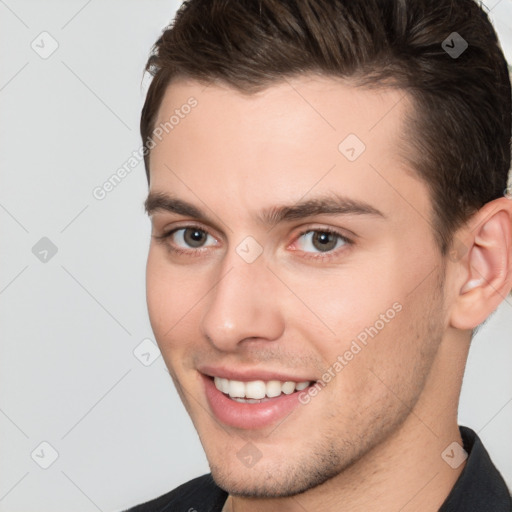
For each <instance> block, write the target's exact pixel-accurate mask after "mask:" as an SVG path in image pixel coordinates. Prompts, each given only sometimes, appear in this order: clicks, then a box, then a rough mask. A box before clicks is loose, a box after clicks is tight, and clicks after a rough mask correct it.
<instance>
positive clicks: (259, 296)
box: [201, 251, 284, 352]
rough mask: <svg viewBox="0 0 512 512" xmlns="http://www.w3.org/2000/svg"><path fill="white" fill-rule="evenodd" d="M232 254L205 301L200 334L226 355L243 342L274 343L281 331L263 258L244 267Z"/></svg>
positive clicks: (273, 288)
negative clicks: (264, 341)
mask: <svg viewBox="0 0 512 512" xmlns="http://www.w3.org/2000/svg"><path fill="white" fill-rule="evenodd" d="M232 252H233V254H230V255H229V257H228V256H226V258H225V261H224V264H223V269H222V277H220V278H219V280H218V281H217V284H216V285H214V287H213V289H212V290H211V292H210V293H209V294H208V296H207V298H206V299H207V300H206V301H205V304H206V310H205V312H204V314H203V316H202V318H201V331H202V333H203V334H204V335H205V336H206V337H207V338H208V339H209V340H210V342H211V343H212V344H213V345H214V346H215V347H216V348H218V349H219V350H222V351H225V352H230V351H234V350H236V349H237V347H238V346H239V344H240V343H242V342H244V341H246V340H260V341H261V340H266V341H275V340H276V339H279V338H280V336H281V335H282V333H283V330H284V317H283V312H282V311H281V309H280V307H279V299H278V296H279V294H278V290H277V283H276V279H275V278H274V276H273V275H272V273H271V272H270V271H269V270H268V269H267V267H266V265H265V261H264V258H263V257H260V258H258V259H257V260H256V261H254V262H252V263H247V262H245V261H243V260H242V259H241V258H240V257H239V256H238V254H236V253H235V252H234V251H232Z"/></svg>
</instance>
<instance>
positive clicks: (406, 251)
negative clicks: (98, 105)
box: [133, 0, 512, 512]
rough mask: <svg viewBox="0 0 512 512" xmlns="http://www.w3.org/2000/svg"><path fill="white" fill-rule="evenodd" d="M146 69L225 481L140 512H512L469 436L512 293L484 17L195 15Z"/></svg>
mask: <svg viewBox="0 0 512 512" xmlns="http://www.w3.org/2000/svg"><path fill="white" fill-rule="evenodd" d="M147 69H148V70H149V71H150V72H151V73H152V74H153V76H154V78H153V81H152V84H151V86H150V88H149V91H148V95H147V99H146V103H145V106H144V109H143V112H142V120H141V132H142V137H143V140H144V143H145V144H146V148H147V151H146V169H147V175H148V181H149V187H150V190H149V196H148V199H147V201H146V210H147V212H148V214H149V215H150V217H151V220H152V241H151V246H150V250H149V257H148V263H147V300H148V308H149V314H150V320H151V324H152V328H153V330H154V334H155V337H156V340H157V342H158V345H159V347H160V350H161V352H162V355H163V357H164V359H165V362H166V365H167V367H168V369H169V373H170V375H171V376H172V379H173V381H174V384H175V386H176V388H177V390H178V392H179V394H180V396H181V399H182V401H183V403H184V405H185V407H186V409H187V411H188V413H189V414H190V416H191V418H192V421H193V422H194V426H195V428H196V429H197V432H198V434H199V437H200V440H201V443H202V445H203V447H204V450H205V452H206V456H207V458H208V461H209V465H210V468H211V475H206V476H203V477H200V478H198V479H196V480H193V481H191V482H188V483H186V484H184V485H183V486H181V487H179V488H178V489H175V490H174V491H172V492H170V493H169V494H167V495H165V496H162V497H160V498H157V499H156V500H154V501H151V502H149V503H146V504H144V505H140V506H138V507H135V508H134V509H133V510H134V511H138V512H141V511H164V510H165V511H189V512H190V511H193V510H196V511H199V512H203V511H224V512H227V511H236V512H250V511H258V512H261V511H276V510H280V511H283V510H286V511H314V510H320V509H321V510H322V511H324V512H329V511H341V510H343V511H351V512H354V511H363V510H364V511H367V510H378V511H379V512H390V511H393V512H396V511H398V510H400V511H403V512H407V511H411V512H412V511H422V512H429V511H437V510H441V511H443V512H447V511H464V512H467V511H491V510H492V511H493V512H502V511H503V512H504V511H510V510H512V502H511V498H510V494H509V491H508V489H507V487H506V485H505V483H504V481H503V479H502V477H501V475H500V474H499V472H498V471H497V469H496V468H495V467H494V466H493V464H492V462H491V460H490V458H489V456H488V454H487V452H486V450H485V448H484V447H483V446H482V443H481V441H480V440H479V438H478V436H477V435H476V434H475V433H474V432H473V431H472V430H470V429H468V428H464V427H461V428H459V427H458V425H457V406H458V399H459V393H460V388H461V383H462V378H463V372H464V366H465V362H466V358H467V354H468V350H469V346H470V341H471V337H472V335H473V332H474V330H475V329H476V328H477V327H478V326H479V324H481V323H482V322H484V321H485V320H486V318H487V317H488V316H489V315H490V314H491V313H492V312H493V311H494V310H495V309H496V308H497V307H498V305H499V304H500V303H501V302H502V301H503V300H504V298H505V297H506V295H507V294H508V293H509V292H510V289H511V287H512V201H511V200H510V199H509V197H508V194H507V192H506V191H505V189H506V187H507V174H508V170H509V168H510V136H511V93H510V79H509V76H508V71H507V64H506V61H505V59H504V57H503V54H502V51H501V49H500V47H499V43H498V41H497V39H496V35H495V32H494V30H493V28H492V26H491V24H490V23H489V21H488V18H487V16H486V14H485V13H484V11H483V10H482V8H481V7H480V6H479V5H477V4H476V3H475V2H474V1H473V0H459V1H457V2H453V1H452V0H435V1H434V0H410V1H406V0H364V1H362V0H361V1H355V0H258V1H256V0H190V1H188V2H185V3H184V4H183V5H182V7H181V8H180V10H179V12H178V14H177V16H176V19H175V21H174V24H173V25H172V26H171V28H169V29H167V30H166V31H165V32H164V33H163V35H162V36H161V37H160V39H159V40H158V41H157V43H156V45H155V49H154V53H153V55H152V56H151V58H150V60H149V62H148V68H147ZM504 191H505V193H504Z"/></svg>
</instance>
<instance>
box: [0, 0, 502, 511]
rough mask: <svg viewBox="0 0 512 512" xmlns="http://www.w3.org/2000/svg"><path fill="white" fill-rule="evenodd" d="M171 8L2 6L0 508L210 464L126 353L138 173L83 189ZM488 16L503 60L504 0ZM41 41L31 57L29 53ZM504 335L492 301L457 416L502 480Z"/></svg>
mask: <svg viewBox="0 0 512 512" xmlns="http://www.w3.org/2000/svg"><path fill="white" fill-rule="evenodd" d="M177 5H178V2H177V1H174V2H173V1H169V0H165V1H164V0H145V1H142V0H139V1H136V0H89V1H85V0H79V1H78V0H73V1H70V0H67V1H64V0H62V1H55V0H54V1H44V2H42V1H36V0H33V1H28V0H25V1H21V0H17V1H16V0H5V1H4V0H0V52H1V58H0V170H1V176H2V186H1V187H0V222H1V225H2V238H1V244H0V247H1V262H2V264H1V265H0V306H1V311H2V317H1V323H0V325H1V340H2V342H1V345H0V438H1V442H0V511H2V512H7V511H8V512H27V511H30V512H69V511H73V512H88V511H92V512H94V511H95V510H100V511H104V512H107V511H116V510H120V509H122V508H125V507H128V506H130V505H133V504H135V503H138V502H141V501H143V500H146V499H149V498H151V497H155V496H157V495H159V494H162V493H164V492H167V491H168V490H170V489H171V488H173V487H174V486H176V485H178V484H179V483H181V482H184V481H186V480H188V479H190V478H192V477H194V476H198V475H199V474H202V473H204V472H206V471H207V470H208V466H207V463H206V459H205V456H204V454H203V452H202V449H201V446H200V444H199V442H198V439H197V436H196V434H195V431H194V430H193V428H192V424H191V422H190V420H189V419H188V416H187V415H186V413H185V411H184V409H183V407H182V405H181V403H180V402H179V399H178V397H177V395H176V393H175V391H174V389H173V387H172V383H171V381H170V378H169V376H168V374H167V373H166V371H165V366H164V364H163V361H162V358H161V357H158V358H157V359H156V360H155V361H154V362H153V363H152V364H151V365H149V366H145V365H144V364H143V363H142V362H141V361H140V360H139V359H137V358H136V356H135V355H134V350H136V347H138V346H139V344H140V343H141V342H142V341H143V340H145V339H147V338H149V339H150V340H153V336H152V333H151V328H150V325H149V321H148V316H147V311H146V304H145V285H144V272H145V258H146V252H147V248H148V243H149V233H150V225H149V221H148V219H147V218H146V217H145V215H144V213H143V208H142V203H143V200H144V198H145V194H146V192H147V184H146V178H145V175H144V168H143V164H142V163H140V164H139V165H138V166H137V167H136V168H135V169H134V170H133V171H132V172H131V173H130V174H129V175H128V176H126V178H125V179H124V180H123V181H122V183H121V184H119V185H118V186H117V187H116V188H115V189H114V190H113V191H112V192H110V193H109V194H108V195H107V197H106V198H105V199H103V200H101V201H100V200H97V199H95V198H94V197H93V195H92V191H93V189H94V188H95V187H97V186H100V185H101V184H102V183H103V182H104V181H105V180H107V179H108V178H109V177H110V176H111V175H112V174H113V173H114V172H115V171H116V170H117V169H118V168H119V167H121V166H122V165H123V164H124V163H125V162H126V161H127V160H128V159H129V158H130V156H131V155H132V152H133V151H135V150H137V149H138V148H139V147H140V141H139V134H138V124H139V114H140V108H141V106H142V103H143V98H144V91H145V89H144V87H142V86H141V80H142V69H143V67H144V64H145V61H146V58H147V55H148V52H149V49H150V47H151V45H152V44H153V42H154V41H155V40H156V38H157V37H158V35H159V34H160V31H161V30H162V28H163V27H164V26H165V25H166V24H167V23H168V22H169V21H170V20H171V18H172V16H173V14H174V12H175V9H176V8H177ZM487 5H488V7H489V8H490V9H492V15H493V18H494V19H495V20H496V25H497V28H498V31H499V33H500V35H501V38H502V44H503V46H504V48H505V51H506V53H507V55H508V59H509V61H511V62H512V1H511V0H501V1H497V0H489V1H488V3H487ZM45 31H46V32H48V33H49V34H50V35H51V37H50V36H47V35H43V36H41V35H40V34H41V33H42V32H45ZM52 40H55V41H56V42H57V43H58V48H57V50H56V51H55V52H54V53H53V54H52V55H51V56H49V57H48V58H46V59H43V58H42V57H41V56H40V55H39V54H38V53H36V51H35V50H34V49H33V48H32V47H31V44H34V46H35V48H37V51H39V52H40V53H44V52H48V51H49V50H50V49H51V44H55V43H52ZM33 42H34V43H33ZM43 237H47V238H49V239H50V240H51V241H52V243H53V244H55V246H56V247H57V249H58V252H57V253H56V254H55V255H54V256H53V257H50V254H49V255H48V256H47V261H46V262H42V261H40V259H38V257H36V255H34V254H33V252H32V248H33V247H34V245H35V244H36V243H37V242H38V241H39V240H40V239H41V238H43ZM40 250H41V249H40ZM39 256H40V257H44V253H42V254H40V255H39ZM511 332H512V300H511V299H510V298H508V300H507V303H504V304H503V306H502V307H501V308H500V309H499V310H498V312H497V314H496V315H495V316H494V317H493V318H492V320H491V321H490V322H489V323H488V325H486V326H485V328H484V329H483V330H482V332H481V333H480V334H478V336H477V338H476V339H475V341H474V344H473V347H472V350H471V355H470V358H469V364H468V370H467V375H466V380H465V383H464V387H463V393H462V403H461V412H460V423H462V424H466V425H468V426H471V427H473V428H474V429H475V430H476V431H478V432H479V433H480V435H481V437H482V438H483V440H484V442H485V444H486V445H487V447H488V449H489V451H490V452H491V455H492V457H493V459H494V460H495V462H496V464H497V466H498V467H499V468H500V470H501V471H502V472H503V474H504V476H505V477H506V479H507V481H508V483H509V485H512V443H511V442H510V438H511V433H512V432H511V427H512V372H511V371H510V367H511V362H512V343H511V334H510V333H511ZM145 343H148V342H147V341H146V342H145ZM142 347H143V349H141V350H140V351H141V352H144V353H146V352H147V348H146V345H143V346H142ZM149 347H151V345H149ZM136 352H137V351H136ZM155 355H156V356H157V355H158V352H157V351H153V352H151V356H147V355H146V356H143V357H142V360H143V361H144V362H145V360H146V359H148V357H149V358H151V359H152V358H153V357H154V356H155ZM305 434H307V433H305ZM42 442H46V443H49V444H50V445H51V447H53V449H54V450H55V451H56V452H57V453H58V458H57V459H56V460H55V462H54V463H53V464H52V465H51V466H50V467H49V468H48V469H42V467H40V465H41V464H42V465H44V464H45V463H46V464H47V463H49V462H51V457H52V448H49V447H48V446H47V445H41V443H42Z"/></svg>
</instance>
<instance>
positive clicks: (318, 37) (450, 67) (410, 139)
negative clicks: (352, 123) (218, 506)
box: [141, 0, 511, 254]
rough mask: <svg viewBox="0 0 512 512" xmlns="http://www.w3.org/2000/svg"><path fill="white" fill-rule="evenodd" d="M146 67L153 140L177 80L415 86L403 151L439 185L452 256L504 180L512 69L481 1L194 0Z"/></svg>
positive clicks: (253, 86)
mask: <svg viewBox="0 0 512 512" xmlns="http://www.w3.org/2000/svg"><path fill="white" fill-rule="evenodd" d="M454 32H456V33H457V35H460V36H461V37H462V38H463V40H464V41H465V42H466V43H467V45H468V47H467V48H466V49H465V51H464V52H463V53H462V54H461V55H459V56H457V57H455V56H454V55H450V54H449V53H448V52H447V51H445V49H444V48H443V46H444V44H446V43H444V44H443V46H442V43H443V41H445V40H448V41H449V45H450V46H453V45H454V44H455V43H454V42H453V39H450V37H453V33H454ZM455 37H458V36H455ZM459 41H462V39H459ZM463 44H464V43H463ZM445 48H446V47H445ZM146 71H148V72H149V73H150V74H151V75H152V76H153V80H152V82H151V85H150V87H149V90H148V93H147V97H146V101H145V104H144V107H143V110H142V116H141V135H142V140H143V142H144V143H145V144H146V143H147V141H148V140H149V138H150V137H151V134H152V131H153V129H154V123H155V119H156V116H157V114H158V110H159V108H160V104H161V102H162V98H163V96H164V93H165V91H166V88H167V86H168V85H169V84H170V82H171V80H173V79H175V78H190V79H194V80H196V81H199V82H202V83H211V82H215V81H218V82H222V83H225V84H227V85H229V86H232V87H234V88H235V89H237V90H239V91H241V92H244V93H248V94H250V93H252V92H257V91H259V90H262V89H265V88H266V87H268V86H270V85H272V84H274V83H277V82H279V81H282V80H284V79H285V78H287V77H292V76H297V75H302V74H306V73H308V74H310V73H316V74H320V75H326V76H333V77H341V78H347V79H351V83H356V84H357V85H361V86H370V87H380V86H382V87H397V88H400V89H402V90H404V91H405V92H408V93H409V94H410V97H411V98H412V100H413V104H414V106H415V108H414V113H413V115H412V116H410V117H409V118H408V120H407V122H408V128H409V129H408V130H404V133H407V143H408V145H409V151H407V152H406V153H405V154H404V155H403V157H404V158H405V159H406V161H407V163H408V164H410V165H411V166H412V167H413V169H414V170H415V171H416V172H417V173H418V175H419V176H420V177H421V178H422V179H423V180H424V181H425V183H426V184H427V186H428V188H429V190H430V194H431V199H432V204H433V225H434V230H435V235H436V239H437V240H438V243H439V247H440V249H441V252H442V253H443V254H445V253H446V251H447V248H448V246H449V244H450V241H451V237H452V234H453V232H454V230H455V229H456V228H458V227H460V226H461V225H462V224H463V223H464V222H465V221H466V220H467V219H468V218H469V217H470V215H471V214H472V213H474V212H475V211H476V210H478V209H479V208H481V207H482V206H483V205H484V204H485V203H487V202H489V201H491V200H493V199H496V198H498V197H500V196H502V195H503V192H504V189H505V188H506V186H507V177H508V172H509V169H510V160H511V148H510V142H511V140H510V139H511V88H510V77H509V73H508V69H507V63H506V60H505V57H504V55H503V52H502V50H501V48H500V45H499V42H498V39H497V36H496V33H495V31H494V29H493V27H492V25H491V23H490V21H489V19H488V16H487V14H486V13H485V12H484V11H483V10H482V8H481V7H480V6H479V5H477V3H476V2H475V1H474V0H364V1H363V0H185V1H184V2H183V4H182V5H181V7H180V8H179V10H178V12H177V14H176V17H175V19H174V21H173V23H172V24H171V25H170V26H169V27H168V28H167V29H166V30H165V31H164V32H163V34H162V36H161V37H160V38H159V39H158V41H157V42H156V43H155V45H154V48H153V51H152V54H151V56H150V58H149V60H148V63H147V66H146ZM354 81H355V82H354ZM149 160H150V154H149V152H148V153H147V154H146V156H145V165H146V174H147V178H148V183H149Z"/></svg>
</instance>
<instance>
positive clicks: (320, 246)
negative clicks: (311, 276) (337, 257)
mask: <svg viewBox="0 0 512 512" xmlns="http://www.w3.org/2000/svg"><path fill="white" fill-rule="evenodd" d="M348 243H350V241H349V240H348V239H347V238H346V237H344V236H343V235H342V234H340V233H337V232H336V231H331V230H328V229H322V230H320V229H317V230H309V231H306V232H304V233H302V234H301V235H300V236H299V238H298V239H297V242H296V244H297V248H298V249H299V250H301V251H304V252H320V253H323V252H330V251H333V250H334V249H338V248H339V247H342V246H344V245H346V244H348Z"/></svg>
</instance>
